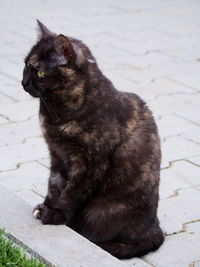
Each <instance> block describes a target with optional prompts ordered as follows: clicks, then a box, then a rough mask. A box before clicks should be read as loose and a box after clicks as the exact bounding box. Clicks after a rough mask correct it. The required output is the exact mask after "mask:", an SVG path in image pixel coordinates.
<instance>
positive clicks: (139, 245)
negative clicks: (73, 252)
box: [98, 228, 164, 259]
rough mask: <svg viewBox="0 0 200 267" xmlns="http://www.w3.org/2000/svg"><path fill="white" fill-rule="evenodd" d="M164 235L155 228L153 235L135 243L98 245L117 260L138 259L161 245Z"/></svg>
mask: <svg viewBox="0 0 200 267" xmlns="http://www.w3.org/2000/svg"><path fill="white" fill-rule="evenodd" d="M163 241H164V235H163V232H162V230H161V229H160V228H157V231H156V233H155V232H154V235H147V236H145V238H142V239H141V240H137V241H129V242H123V243H122V242H108V243H104V244H98V245H99V246H100V247H101V248H102V249H104V250H106V251H107V252H109V253H110V254H112V255H113V256H114V257H116V258H118V259H130V258H133V257H140V256H143V255H145V254H147V253H148V252H150V251H154V250H156V249H158V248H159V247H160V245H162V243H163Z"/></svg>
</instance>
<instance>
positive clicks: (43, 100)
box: [40, 96, 53, 117]
mask: <svg viewBox="0 0 200 267" xmlns="http://www.w3.org/2000/svg"><path fill="white" fill-rule="evenodd" d="M40 99H41V100H42V102H43V103H44V105H45V107H46V109H47V110H48V112H49V114H50V116H51V117H53V113H52V110H51V108H50V105H49V103H48V102H47V100H45V99H44V97H43V96H40Z"/></svg>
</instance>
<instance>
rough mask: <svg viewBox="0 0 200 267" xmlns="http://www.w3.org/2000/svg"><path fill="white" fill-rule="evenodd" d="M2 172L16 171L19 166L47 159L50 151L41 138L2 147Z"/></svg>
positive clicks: (0, 165) (0, 151) (0, 162)
mask: <svg viewBox="0 0 200 267" xmlns="http://www.w3.org/2000/svg"><path fill="white" fill-rule="evenodd" d="M0 154H1V155H3V157H4V161H0V171H5V170H10V169H16V167H17V166H18V165H19V164H22V163H24V162H29V161H33V160H37V159H42V158H47V156H48V151H47V146H46V144H45V143H44V140H43V139H42V138H41V137H37V138H30V139H27V140H26V142H24V143H21V144H16V145H12V146H8V147H1V148H0Z"/></svg>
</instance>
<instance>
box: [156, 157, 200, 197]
mask: <svg viewBox="0 0 200 267" xmlns="http://www.w3.org/2000/svg"><path fill="white" fill-rule="evenodd" d="M195 186H200V179H199V167H197V166H195V165H193V164H191V163H189V162H187V161H184V160H183V161H177V162H174V163H173V165H172V166H171V167H170V168H168V169H164V170H162V171H161V179H160V198H161V199H165V198H168V197H170V196H173V195H174V194H175V192H176V191H177V190H179V189H184V188H189V187H195Z"/></svg>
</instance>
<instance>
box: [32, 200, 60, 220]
mask: <svg viewBox="0 0 200 267" xmlns="http://www.w3.org/2000/svg"><path fill="white" fill-rule="evenodd" d="M33 217H35V218H36V219H40V220H41V221H42V223H43V224H55V225H58V224H64V223H65V218H64V216H63V215H62V213H60V212H59V211H57V210H54V209H50V208H48V207H47V206H46V205H44V204H39V205H37V206H36V207H35V208H34V210H33Z"/></svg>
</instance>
